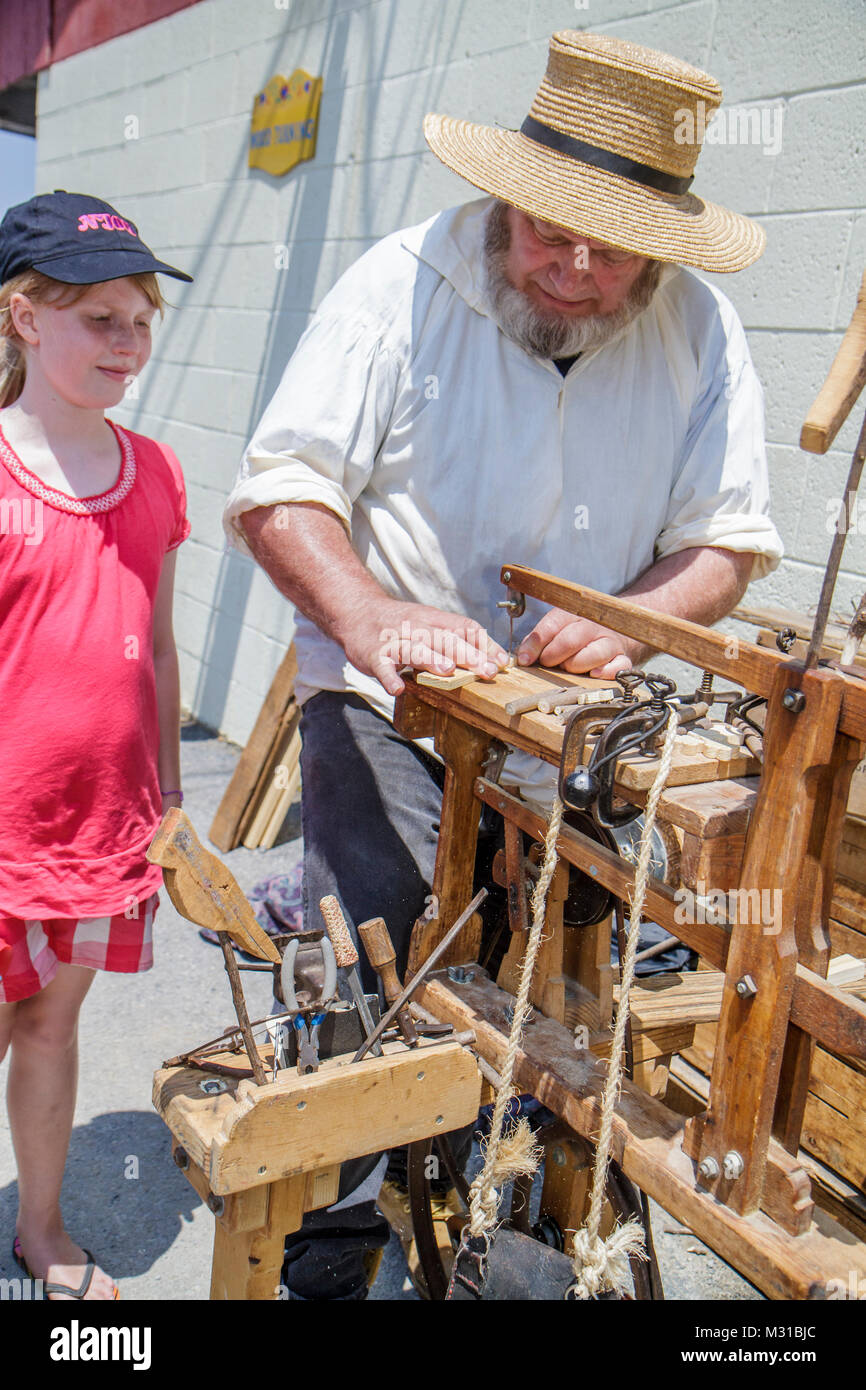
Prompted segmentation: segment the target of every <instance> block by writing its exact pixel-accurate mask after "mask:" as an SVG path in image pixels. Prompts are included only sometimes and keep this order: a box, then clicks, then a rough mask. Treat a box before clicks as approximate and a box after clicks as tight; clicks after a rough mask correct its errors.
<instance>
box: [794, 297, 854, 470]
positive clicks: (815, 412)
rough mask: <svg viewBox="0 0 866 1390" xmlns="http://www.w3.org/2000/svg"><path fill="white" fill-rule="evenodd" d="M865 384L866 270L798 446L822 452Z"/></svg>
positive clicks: (826, 447) (846, 417)
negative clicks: (852, 311) (847, 322)
mask: <svg viewBox="0 0 866 1390" xmlns="http://www.w3.org/2000/svg"><path fill="white" fill-rule="evenodd" d="M864 385H866V271H864V272H863V279H862V280H861V281H860V290H859V292H858V295H857V303H856V305H855V306H854V313H853V314H852V315H851V322H850V323H849V325H848V328H847V329H846V332H845V337H844V338H843V339H842V341H841V343H840V344H839V351H838V352H837V353H836V356H835V358H834V359H833V365H832V367H831V368H830V370H829V372H828V373H827V380H826V381H825V382H824V385H823V386H822V387H821V390H820V391H819V392H818V395H817V396H816V398H815V401H814V403H813V405H812V408H811V410H810V411H809V413H808V415H807V416H806V420H805V423H804V425H803V428H802V430H801V431H800V448H801V449H806V450H807V451H808V452H809V453H810V454H826V452H827V450H828V449H829V447H830V445H831V444H832V443H833V440H834V439H835V438H836V435H837V434H838V433H839V430H840V429H841V427H842V425H843V424H844V423H845V421H846V420H847V419H848V416H849V415H850V413H851V410H852V407H853V405H854V402H855V401H856V399H857V397H858V396H859V395H860V392H861V391H862V390H863V387H864Z"/></svg>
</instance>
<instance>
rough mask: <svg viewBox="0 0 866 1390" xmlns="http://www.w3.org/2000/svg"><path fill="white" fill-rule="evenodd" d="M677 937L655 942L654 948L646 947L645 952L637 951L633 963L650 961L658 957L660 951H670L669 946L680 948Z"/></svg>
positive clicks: (668, 937)
mask: <svg viewBox="0 0 866 1390" xmlns="http://www.w3.org/2000/svg"><path fill="white" fill-rule="evenodd" d="M682 944H683V943H682V942H681V941H680V939H679V937H678V936H666V937H664V939H663V940H662V941H657V942H656V943H655V945H654V946H647V948H646V950H645V951H638V953H637V955H636V956H635V958H634V963H635V965H637V963H638V961H641V960H651V959H652V957H653V956H660V955H661V953H662V951H668V950H670V948H671V946H682Z"/></svg>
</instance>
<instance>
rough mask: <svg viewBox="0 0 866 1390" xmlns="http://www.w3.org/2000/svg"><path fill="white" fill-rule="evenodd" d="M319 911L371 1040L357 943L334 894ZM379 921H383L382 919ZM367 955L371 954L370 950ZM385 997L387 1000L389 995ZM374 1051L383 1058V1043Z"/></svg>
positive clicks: (372, 1026)
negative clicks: (353, 939) (359, 970)
mask: <svg viewBox="0 0 866 1390" xmlns="http://www.w3.org/2000/svg"><path fill="white" fill-rule="evenodd" d="M319 911H320V912H321V914H322V916H323V917H324V919H325V926H326V927H327V929H328V936H329V938H330V941H331V945H332V946H333V948H334V956H335V958H336V962H337V969H338V970H345V972H346V979H347V980H348V981H349V988H350V989H351V991H352V998H353V999H354V1001H355V1005H356V1007H357V1009H358V1014H359V1016H360V1019H361V1022H362V1024H363V1025H364V1032H365V1033H366V1035H367V1037H368V1038H369V1036H370V1034H371V1033H372V1032H373V1028H374V1026H375V1025H374V1023H373V1019H372V1017H371V1015H370V1010H369V1007H368V1005H367V1000H366V998H365V996H364V990H363V988H362V985H361V977H360V975H359V974H358V952H357V951H356V950H355V943H354V942H353V941H352V937H351V935H350V933H349V928H348V926H347V924H346V919H345V917H344V916H343V913H342V911H341V910H340V904H339V903H338V902H337V899H336V898H335V897H334V896H333V895H332V894H329V895H328V897H326V898H322V899H321V900H320V902H319ZM379 920H381V918H380V919H379ZM382 925H383V926H384V922H383V923H382ZM361 930H362V929H361V928H360V927H359V928H358V935H359V936H360V934H361ZM365 944H366V943H365ZM367 954H368V955H369V954H370V952H369V950H368V952H367ZM371 963H372V962H371ZM385 997H386V998H387V994H386V996H385ZM407 1041H408V1039H407ZM372 1050H373V1055H374V1056H376V1057H381V1056H382V1045H381V1043H378V1042H377V1043H376V1044H375V1045H374V1047H373V1049H372Z"/></svg>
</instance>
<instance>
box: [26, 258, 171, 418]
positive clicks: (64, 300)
mask: <svg viewBox="0 0 866 1390" xmlns="http://www.w3.org/2000/svg"><path fill="white" fill-rule="evenodd" d="M128 278H129V279H130V280H134V281H135V283H136V284H137V285H138V288H139V289H140V290H141V292H142V293H143V294H144V295H145V297H146V298H147V299H148V300H149V301H150V303H151V304H152V305H153V307H154V309H158V310H159V313H160V316H162V314H163V312H164V310H165V300H164V299H163V297H162V291H161V290H160V288H159V282H158V280H157V278H156V275H155V274H154V273H153V272H152V271H145V272H143V273H142V274H140V275H130V276H129V277H128ZM92 288H93V286H92V285H67V284H64V283H62V282H61V281H60V280H52V279H51V277H50V275H43V274H42V272H41V270H22V272H21V274H20V275H13V276H12V279H11V280H7V281H6V282H5V284H3V285H0V410H3V409H4V408H5V407H6V406H7V405H12V403H13V401H17V399H18V397H19V396H20V395H21V392H22V390H23V389H24V378H25V377H26V375H27V358H26V356H25V354H24V346H23V344H22V341H21V339H20V338H19V336H18V334H17V332H16V330H15V325H14V324H13V322H12V312H11V309H10V307H9V304H10V300H11V299H12V296H13V294H26V296H27V298H28V299H31V300H32V301H33V303H34V304H53V305H55V307H56V308H58V309H66V308H68V307H69V306H70V305H71V304H77V302H78V300H79V299H82V298H83V296H84V295H85V294H86V293H87V291H88V290H90V289H92Z"/></svg>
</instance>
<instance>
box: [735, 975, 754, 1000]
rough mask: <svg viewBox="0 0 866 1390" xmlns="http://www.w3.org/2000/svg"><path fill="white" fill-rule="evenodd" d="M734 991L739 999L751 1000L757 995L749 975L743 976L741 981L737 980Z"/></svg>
mask: <svg viewBox="0 0 866 1390" xmlns="http://www.w3.org/2000/svg"><path fill="white" fill-rule="evenodd" d="M735 989H736V991H737V993H738V994H739V996H740V998H741V999H752V998H753V997H754V995H756V994H757V993H758V986H757V985H756V984H755V981H754V980H753V979H752V977H751V975H744V976H743V978H742V979H741V980H737V983H736V985H735Z"/></svg>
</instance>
